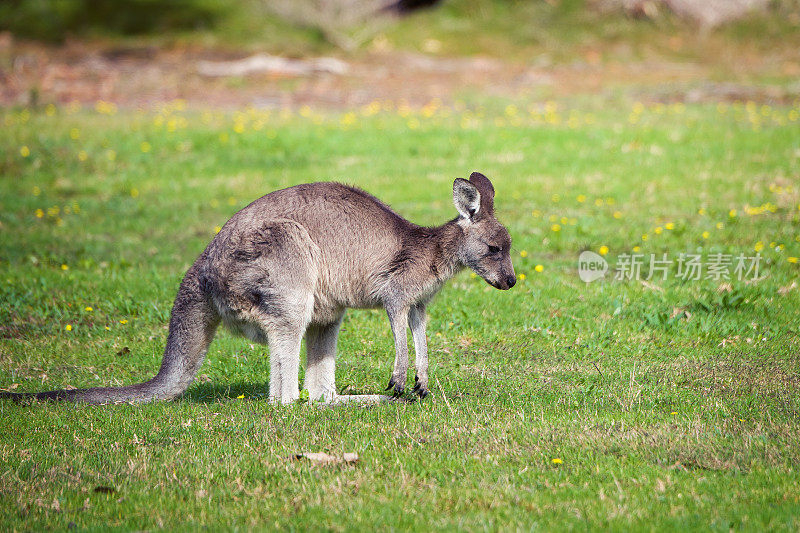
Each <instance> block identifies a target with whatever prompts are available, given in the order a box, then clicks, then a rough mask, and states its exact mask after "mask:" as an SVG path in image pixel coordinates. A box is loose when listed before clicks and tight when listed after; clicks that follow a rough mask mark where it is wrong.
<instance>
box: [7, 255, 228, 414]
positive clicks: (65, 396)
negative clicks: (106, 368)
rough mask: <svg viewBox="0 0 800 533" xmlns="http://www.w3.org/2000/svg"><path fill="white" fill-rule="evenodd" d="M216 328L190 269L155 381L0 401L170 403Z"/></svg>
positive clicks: (24, 395)
mask: <svg viewBox="0 0 800 533" xmlns="http://www.w3.org/2000/svg"><path fill="white" fill-rule="evenodd" d="M218 325H219V316H218V314H217V313H216V311H215V310H214V309H213V307H212V306H211V303H210V302H209V298H208V296H207V295H206V294H205V293H204V291H203V289H202V287H201V284H200V283H199V281H198V277H197V275H196V268H195V267H194V266H193V267H192V268H190V269H189V271H188V272H187V273H186V276H185V277H184V279H183V282H182V283H181V286H180V289H178V295H177V297H176V298H175V304H174V305H173V307H172V316H171V318H170V321H169V335H168V336H167V346H166V348H165V349H164V358H163V360H162V362H161V368H160V369H159V371H158V374H156V376H155V377H154V378H152V379H150V380H148V381H145V382H144V383H138V384H136V385H129V386H127V387H92V388H89V389H73V390H54V391H49V392H22V393H14V392H2V391H0V398H8V399H12V400H16V401H19V400H24V399H28V398H35V399H37V400H68V401H73V402H82V403H89V404H102V403H114V402H149V401H152V400H171V399H173V398H175V397H177V396H180V395H181V394H183V392H184V391H185V390H186V389H187V388H188V387H189V385H190V384H191V383H192V381H193V380H194V376H195V374H197V371H198V370H199V369H200V365H201V364H202V363H203V360H204V359H205V355H206V351H207V350H208V346H209V344H211V340H212V339H213V338H214V333H215V332H216V329H217V326H218Z"/></svg>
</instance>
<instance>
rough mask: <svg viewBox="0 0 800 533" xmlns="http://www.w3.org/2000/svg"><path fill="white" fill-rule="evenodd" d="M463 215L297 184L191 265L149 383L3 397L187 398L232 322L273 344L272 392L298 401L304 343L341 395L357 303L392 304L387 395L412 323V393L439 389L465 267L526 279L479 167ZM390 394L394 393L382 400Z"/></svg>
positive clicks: (311, 372)
mask: <svg viewBox="0 0 800 533" xmlns="http://www.w3.org/2000/svg"><path fill="white" fill-rule="evenodd" d="M453 203H454V204H455V207H456V210H457V211H458V216H457V217H456V218H454V219H453V220H451V221H449V222H447V223H446V224H444V225H442V226H439V227H433V228H426V227H421V226H418V225H416V224H413V223H411V222H409V221H407V220H406V219H404V218H402V217H401V216H400V215H398V214H397V213H395V212H394V211H392V210H391V209H390V208H389V207H388V206H387V205H385V204H384V203H382V202H381V201H380V200H378V199H377V198H375V197H374V196H372V195H370V194H367V193H366V192H364V191H362V190H360V189H356V188H353V187H349V186H347V185H342V184H339V183H332V182H323V183H311V184H305V185H297V186H294V187H289V188H287V189H282V190H278V191H275V192H272V193H270V194H267V195H266V196H263V197H261V198H259V199H258V200H256V201H254V202H253V203H251V204H250V205H248V206H247V207H245V208H244V209H242V210H241V211H239V212H238V213H236V214H235V215H234V216H233V217H232V218H231V219H230V220H229V221H228V222H227V223H226V224H225V225H224V226H223V227H222V229H221V230H220V232H219V233H218V234H217V235H216V236H215V237H214V239H213V240H212V241H211V243H210V244H209V245H208V247H207V248H206V249H205V250H204V251H203V253H202V254H200V257H199V258H198V259H197V261H195V262H194V264H193V265H192V266H191V267H190V268H189V270H188V271H187V272H186V275H185V276H184V278H183V281H182V282H181V284H180V288H179V289H178V294H177V296H176V298H175V304H174V306H173V308H172V315H171V318H170V322H169V333H168V336H167V345H166V348H165V350H164V357H163V360H162V363H161V368H160V369H159V371H158V374H156V376H155V377H153V378H152V379H150V380H149V381H146V382H144V383H139V384H136V385H130V386H126V387H95V388H88V389H74V390H56V391H50V392H39V393H8V392H3V393H2V395H1V396H0V397H5V398H13V399H23V398H37V399H43V400H71V401H77V402H85V403H93V404H100V403H109V402H147V401H152V400H170V399H173V398H176V397H177V396H179V395H181V394H182V393H183V392H184V391H185V390H186V389H187V388H188V387H189V385H190V384H191V382H192V381H193V380H194V377H195V375H196V374H197V371H198V369H199V368H200V365H201V364H202V363H203V359H204V358H205V355H206V351H207V350H208V346H209V344H210V343H211V340H212V338H213V337H214V334H215V332H216V329H217V326H218V325H219V324H220V322H222V323H223V324H224V325H225V326H227V327H228V328H229V329H230V330H232V331H233V332H234V333H237V334H240V335H243V336H244V337H247V338H248V339H250V340H251V341H253V342H257V343H261V344H267V345H268V346H269V351H270V383H269V398H270V400H271V401H274V402H281V403H284V404H285V403H290V402H294V401H295V400H298V399H299V397H300V389H299V386H298V380H299V376H298V374H299V366H300V343H301V340H302V339H303V337H305V340H306V352H307V353H306V356H307V358H306V374H305V384H304V387H305V388H306V389H307V390H308V392H309V397H310V399H311V400H314V401H316V400H320V401H325V402H336V401H342V400H343V399H344V398H345V397H343V396H339V395H337V392H336V384H335V380H334V374H335V372H334V370H335V357H336V342H337V337H338V334H339V327H340V326H341V324H342V318H343V316H344V313H345V309H346V308H377V307H383V308H385V309H386V313H387V314H388V316H389V324H390V326H391V330H392V333H393V335H394V345H395V360H394V370H393V372H392V375H391V379H390V380H389V386H388V387H387V388H386V390H392V389H393V394H394V395H395V396H399V395H401V394H402V393H403V391H404V389H405V385H406V373H407V371H408V364H409V363H408V346H407V338H406V329H407V328H408V327H410V328H411V334H412V338H413V341H414V351H415V354H416V360H415V366H416V378H415V385H414V388H413V392H414V393H416V394H417V395H418V396H419V397H421V398H424V397H425V396H427V395H428V347H427V341H426V337H425V327H426V314H425V307H426V305H427V304H428V302H429V301H430V300H431V298H433V296H434V295H435V294H436V293H437V292H438V291H439V289H441V287H442V285H443V284H444V283H445V281H447V280H448V279H450V278H451V277H453V275H455V274H456V273H457V272H458V271H460V270H461V269H463V268H464V267H468V268H470V269H472V270H473V271H474V272H475V273H476V274H478V275H479V276H481V277H482V278H483V279H484V280H486V282H488V283H489V284H490V285H492V286H493V287H496V288H498V289H502V290H507V289H510V288H511V287H513V286H514V284H515V283H516V276H515V274H514V267H513V265H512V263H511V257H510V248H511V238H510V236H509V234H508V231H507V230H506V228H505V227H504V226H503V225H502V224H501V223H500V222H498V221H497V219H496V218H495V216H494V187H493V186H492V183H491V181H489V179H488V178H487V177H486V176H484V175H483V174H480V173H478V172H474V173H472V175H471V176H470V178H469V181H468V180H465V179H462V178H458V179H456V180H455V182H454V183H453ZM381 398H388V397H381Z"/></svg>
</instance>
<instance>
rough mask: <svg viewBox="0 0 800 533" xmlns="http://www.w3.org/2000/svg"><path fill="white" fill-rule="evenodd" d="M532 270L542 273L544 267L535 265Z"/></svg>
mask: <svg viewBox="0 0 800 533" xmlns="http://www.w3.org/2000/svg"><path fill="white" fill-rule="evenodd" d="M534 270H535V271H536V272H543V271H544V265H536V267H534Z"/></svg>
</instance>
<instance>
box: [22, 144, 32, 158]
mask: <svg viewBox="0 0 800 533" xmlns="http://www.w3.org/2000/svg"><path fill="white" fill-rule="evenodd" d="M19 154H20V155H21V156H22V157H28V156H29V155H31V149H30V148H28V147H27V146H22V147H21V148H20V149H19Z"/></svg>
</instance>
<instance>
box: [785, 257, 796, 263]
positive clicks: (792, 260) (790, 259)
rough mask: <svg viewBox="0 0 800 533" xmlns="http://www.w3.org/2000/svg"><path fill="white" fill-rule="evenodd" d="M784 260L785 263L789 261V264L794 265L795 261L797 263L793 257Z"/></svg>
mask: <svg viewBox="0 0 800 533" xmlns="http://www.w3.org/2000/svg"><path fill="white" fill-rule="evenodd" d="M786 260H787V261H789V262H790V263H792V264H796V263H797V261H798V259H797V258H796V257H794V256H792V257H787V258H786Z"/></svg>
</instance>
